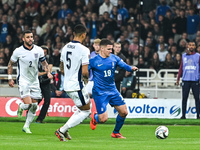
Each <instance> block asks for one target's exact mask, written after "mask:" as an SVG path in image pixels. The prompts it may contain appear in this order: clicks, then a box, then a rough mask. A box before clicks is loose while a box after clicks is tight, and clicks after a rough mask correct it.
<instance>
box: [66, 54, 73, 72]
mask: <svg viewBox="0 0 200 150" xmlns="http://www.w3.org/2000/svg"><path fill="white" fill-rule="evenodd" d="M71 55H72V52H67V54H66V66H67V69H70V68H71V58H70V56H71Z"/></svg>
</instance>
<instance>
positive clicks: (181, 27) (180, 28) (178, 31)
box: [173, 9, 187, 42]
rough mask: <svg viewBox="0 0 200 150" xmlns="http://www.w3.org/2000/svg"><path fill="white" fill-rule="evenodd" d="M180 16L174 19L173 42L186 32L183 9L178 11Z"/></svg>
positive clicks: (185, 19)
mask: <svg viewBox="0 0 200 150" xmlns="http://www.w3.org/2000/svg"><path fill="white" fill-rule="evenodd" d="M179 14H180V16H178V17H176V18H175V19H174V25H173V26H174V29H175V31H174V33H175V35H174V41H175V42H177V41H178V40H179V39H180V38H181V35H182V34H183V33H184V32H186V31H187V18H186V17H185V11H184V10H183V9H181V10H180V13H179Z"/></svg>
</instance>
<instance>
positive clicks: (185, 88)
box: [176, 41, 200, 119]
mask: <svg viewBox="0 0 200 150" xmlns="http://www.w3.org/2000/svg"><path fill="white" fill-rule="evenodd" d="M187 48H188V50H187V52H186V53H184V54H183V55H182V62H181V66H180V68H179V72H178V77H177V82H176V84H177V85H179V80H180V77H181V76H182V116H181V118H180V119H186V116H185V115H186V108H187V99H188V95H189V92H190V89H192V93H193V95H194V99H195V105H196V113H197V119H200V116H199V110H200V108H199V105H200V104H199V64H200V59H199V54H197V53H196V52H195V49H196V45H195V42H193V41H191V42H189V43H188V46H187Z"/></svg>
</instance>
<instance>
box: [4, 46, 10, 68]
mask: <svg viewBox="0 0 200 150" xmlns="http://www.w3.org/2000/svg"><path fill="white" fill-rule="evenodd" d="M10 57H11V53H10V50H9V48H7V47H5V49H4V63H5V65H6V66H7V65H8V62H9V60H10Z"/></svg>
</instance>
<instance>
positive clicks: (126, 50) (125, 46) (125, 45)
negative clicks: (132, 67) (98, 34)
mask: <svg viewBox="0 0 200 150" xmlns="http://www.w3.org/2000/svg"><path fill="white" fill-rule="evenodd" d="M119 43H121V41H120V42H119ZM122 43H123V44H122ZM122 43H121V47H122V50H121V53H122V54H123V55H124V56H125V57H126V58H129V59H130V60H131V62H132V57H133V54H132V53H131V52H130V51H129V42H128V41H124V42H122Z"/></svg>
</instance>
